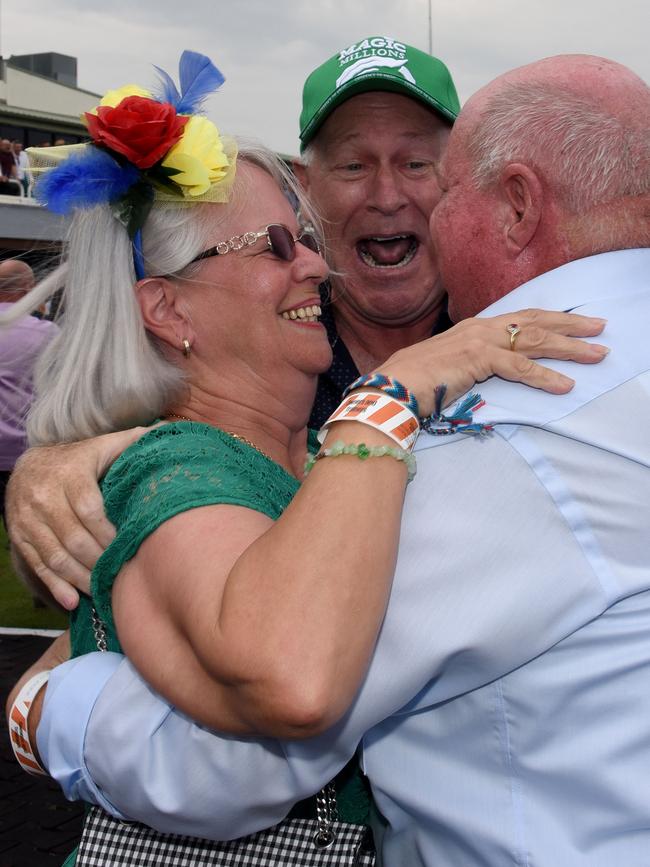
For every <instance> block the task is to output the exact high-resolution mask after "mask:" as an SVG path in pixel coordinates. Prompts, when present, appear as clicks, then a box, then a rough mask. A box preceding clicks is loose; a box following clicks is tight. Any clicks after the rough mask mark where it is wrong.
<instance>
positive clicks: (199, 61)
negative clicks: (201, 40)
mask: <svg viewBox="0 0 650 867" xmlns="http://www.w3.org/2000/svg"><path fill="white" fill-rule="evenodd" d="M178 71H179V79H180V85H181V100H180V102H178V103H176V111H177V112H178V113H179V114H195V113H196V112H197V111H198V110H199V109H200V107H201V103H202V102H203V101H204V100H205V99H206V98H207V97H208V96H210V94H211V93H214V91H215V90H218V89H219V88H220V87H221V85H222V84H223V83H224V81H225V80H226V79H225V78H224V77H223V75H222V74H221V73H220V72H219V70H218V69H217V67H216V66H215V65H214V63H213V62H212V61H211V60H210V58H209V57H206V56H205V55H204V54H197V52H196V51H184V52H183V54H182V55H181V59H180V63H179V65H178Z"/></svg>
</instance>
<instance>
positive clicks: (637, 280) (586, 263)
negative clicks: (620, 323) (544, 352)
mask: <svg viewBox="0 0 650 867" xmlns="http://www.w3.org/2000/svg"><path fill="white" fill-rule="evenodd" d="M649 279H650V248H643V249H633V250H616V251H614V252H612V253H598V254H597V255H595V256H587V257H586V258H584V259H576V260H575V261H573V262H568V263H567V264H566V265H561V266H560V267H559V268H554V269H553V270H552V271H547V272H546V273H545V274H540V276H539V277H535V278H534V279H533V280H529V281H528V282H527V283H523V284H522V285H521V286H519V287H518V288H517V289H513V291H512V292H509V293H508V294H507V295H504V297H503V298H500V299H499V300H498V301H495V303H494V304H491V305H490V306H489V307H488V308H487V309H486V310H483V311H482V312H481V313H479V314H478V315H479V316H496V315H497V314H499V313H512V312H513V311H515V310H523V309H524V308H526V307H541V308H543V309H544V310H564V311H570V310H574V309H575V308H576V307H580V306H582V305H583V304H589V303H591V302H594V301H596V302H597V301H600V300H602V299H605V298H611V297H613V296H617V297H619V298H624V297H625V296H626V295H628V294H632V293H635V292H638V291H639V287H640V286H642V285H643V284H644V283H646V284H647V282H648V280H649Z"/></svg>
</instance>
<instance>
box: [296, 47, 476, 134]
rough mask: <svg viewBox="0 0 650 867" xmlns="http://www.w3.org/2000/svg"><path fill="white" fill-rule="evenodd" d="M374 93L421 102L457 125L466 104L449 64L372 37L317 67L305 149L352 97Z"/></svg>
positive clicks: (305, 94) (306, 109)
mask: <svg viewBox="0 0 650 867" xmlns="http://www.w3.org/2000/svg"><path fill="white" fill-rule="evenodd" d="M369 90H388V91H391V92H393V93H401V94H403V95H404V96H410V97H411V98H412V99H417V100H419V101H420V102H422V103H424V105H427V106H429V108H432V109H433V110H434V111H436V112H437V113H438V114H439V115H440V116H441V117H443V118H444V119H445V120H447V121H449V123H453V122H454V121H455V120H456V118H457V117H458V112H459V111H460V102H459V101H458V94H457V93H456V88H455V86H454V82H453V79H452V77H451V74H450V72H449V70H448V69H447V67H446V66H445V64H444V63H443V62H442V61H441V60H438V58H437V57H432V56H431V55H430V54H426V53H425V52H424V51H419V50H418V49H417V48H413V47H412V46H411V45H405V44H404V43H403V42H398V41H397V40H395V39H390V38H389V37H388V36H369V37H368V38H367V39H362V40H361V41H360V42H355V43H353V44H352V45H350V46H349V47H348V48H343V49H342V50H341V51H339V52H338V53H337V54H335V55H334V57H330V59H329V60H326V61H325V63H323V64H322V65H321V66H319V67H318V68H317V69H315V70H314V71H313V72H312V73H311V75H310V76H309V77H308V78H307V81H305V86H304V87H303V90H302V112H301V114H300V141H301V146H300V149H301V151H302V150H304V149H305V147H306V146H307V145H308V144H309V142H310V141H311V140H312V138H313V137H314V136H315V135H316V132H317V131H318V129H319V127H320V126H321V124H322V123H323V122H324V121H325V120H326V119H327V118H328V117H329V115H330V114H331V113H332V112H333V111H334V109H335V108H337V107H338V106H339V105H340V104H341V103H342V102H345V100H346V99H349V98H350V97H351V96H355V95H356V94H358V93H366V92H367V91H369Z"/></svg>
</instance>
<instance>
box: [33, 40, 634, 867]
mask: <svg viewBox="0 0 650 867" xmlns="http://www.w3.org/2000/svg"><path fill="white" fill-rule="evenodd" d="M649 121H650V93H649V91H648V87H647V86H646V85H645V84H644V83H643V82H642V81H640V80H639V79H638V78H636V76H634V75H633V74H632V73H631V72H630V71H629V70H626V69H625V68H623V67H621V66H618V65H617V64H614V63H611V62H609V61H606V60H603V59H601V58H589V57H579V56H572V57H562V58H551V59H548V60H545V61H540V62H538V63H536V64H532V65H531V66H527V67H523V68H521V69H518V70H514V71H513V72H511V73H508V74H507V75H505V76H502V77H501V78H499V79H497V80H496V81H495V82H492V84H490V85H488V86H487V87H486V88H484V89H483V90H481V91H479V93H478V94H476V95H475V96H474V97H473V98H472V99H471V100H470V101H469V103H468V105H467V106H466V107H465V109H464V110H463V112H462V113H461V117H460V119H459V121H458V123H457V125H456V126H455V127H454V130H453V132H452V134H451V138H450V143H449V149H448V153H447V156H446V159H445V161H444V164H443V166H442V168H441V171H440V184H441V187H442V189H443V191H444V194H443V198H442V200H441V202H440V204H439V205H438V207H437V208H436V210H435V211H434V214H433V216H432V221H431V229H432V232H433V235H434V239H435V240H436V243H437V249H438V252H439V257H440V264H441V268H442V271H443V278H444V281H445V285H446V286H447V288H448V291H449V297H450V311H451V313H452V317H453V318H456V319H459V318H463V317H465V316H467V315H474V314H475V313H477V312H478V311H479V310H480V309H481V308H484V313H485V314H493V313H494V314H495V313H508V312H511V311H515V310H518V309H521V308H522V307H526V306H530V307H546V308H549V309H555V310H571V311H575V312H579V313H581V314H584V315H591V316H600V317H604V318H606V319H607V322H608V324H607V329H606V332H605V340H606V342H607V343H608V345H609V346H610V347H611V354H610V356H609V357H608V358H607V359H606V360H605V361H604V362H603V363H602V364H600V365H598V366H595V367H592V368H589V367H586V368H581V369H580V371H579V373H577V374H576V375H577V380H578V381H577V384H576V387H575V388H574V389H573V391H572V392H571V393H569V394H567V395H563V396H560V397H558V396H550V395H546V394H543V393H532V392H529V391H527V390H526V389H525V388H523V387H522V386H519V385H513V384H510V383H506V382H503V381H499V380H493V381H490V382H489V383H486V384H484V385H483V386H482V388H481V392H482V395H483V398H484V399H485V402H486V403H485V406H484V407H483V408H482V409H481V410H480V411H479V413H478V414H477V416H476V420H477V421H484V422H490V423H492V424H494V425H495V429H494V433H493V434H492V435H490V436H488V437H484V438H464V437H463V436H462V435H456V436H451V437H440V438H434V437H428V436H426V435H422V436H421V437H420V440H419V442H418V447H417V458H418V477H417V479H416V481H415V482H414V484H413V485H411V486H410V488H409V492H408V496H407V501H406V506H405V511H404V521H403V532H402V540H401V545H400V554H399V560H398V565H397V571H396V576H395V582H394V587H393V592H392V595H391V600H390V604H389V607H388V611H387V614H386V618H385V621H384V624H383V626H382V630H381V634H380V637H379V640H378V644H377V648H376V651H375V654H374V657H373V660H372V663H371V665H370V669H369V671H368V674H367V677H366V679H365V681H364V683H363V685H362V687H361V689H360V691H359V694H358V696H357V698H356V700H355V702H354V704H353V706H352V707H351V708H350V710H349V711H348V713H347V714H346V716H345V717H344V718H343V720H342V721H341V722H340V723H339V724H338V725H337V726H336V727H335V728H334V729H332V730H330V731H328V732H326V733H324V734H323V735H322V736H320V737H318V738H314V739H311V740H309V741H302V742H277V741H273V740H260V741H257V742H256V741H252V740H238V739H237V738H230V737H220V736H218V735H216V734H214V733H211V732H209V731H207V730H205V729H202V728H201V727H199V726H196V725H194V724H193V723H192V722H191V721H190V720H188V719H187V718H185V717H184V716H182V715H181V714H179V713H177V712H175V711H174V710H173V708H171V707H170V706H169V705H168V704H167V703H166V702H164V701H163V700H162V699H161V698H160V697H159V696H157V695H156V694H155V693H154V692H153V691H152V690H151V689H150V688H149V687H148V686H147V685H146V684H145V683H144V682H143V681H142V680H141V679H140V678H139V676H138V675H137V673H136V672H135V670H134V669H133V668H132V666H131V665H130V663H129V662H128V660H125V659H123V658H122V657H120V656H118V655H115V654H93V655H91V656H89V657H82V658H80V659H76V660H73V661H72V662H70V663H67V664H66V665H65V666H62V667H61V668H59V669H58V670H56V671H55V672H54V673H53V675H52V677H51V680H50V685H49V686H48V688H47V693H46V699H45V704H44V711H43V717H42V720H41V724H40V727H39V731H38V745H39V750H40V752H41V757H42V758H43V760H44V761H45V763H46V766H47V767H48V769H49V770H50V772H51V773H52V775H53V776H55V777H56V778H57V779H58V780H59V781H60V782H61V784H62V786H63V787H64V790H65V791H66V794H67V795H68V796H71V797H82V798H84V799H86V800H89V801H92V802H95V803H98V804H100V805H102V806H104V807H105V808H106V809H108V810H109V811H110V812H112V813H113V814H115V815H118V816H122V817H126V818H129V819H138V820H140V821H143V822H145V823H147V824H149V825H151V826H152V827H154V828H159V829H160V830H164V831H166V832H168V833H169V832H176V833H183V834H191V835H195V836H200V837H209V838H213V839H229V838H234V837H238V836H242V835H244V834H247V833H251V832H253V831H255V830H259V829H260V828H264V827H267V826H269V825H271V824H273V823H274V822H276V821H279V820H281V819H282V818H283V817H284V816H285V815H286V813H287V812H288V810H289V809H290V807H291V806H292V804H293V803H294V802H295V801H296V800H298V799H299V798H301V797H304V796H306V795H308V794H311V793H313V792H314V791H316V790H318V789H319V788H320V786H322V785H323V784H324V783H326V782H327V781H328V780H329V779H330V778H331V777H332V776H333V775H334V774H335V772H336V771H337V770H338V769H339V768H340V767H341V766H342V765H343V764H344V763H345V762H346V760H347V759H348V758H349V757H350V756H351V755H352V754H353V752H354V750H355V749H356V747H357V744H358V743H359V742H361V743H362V749H363V764H364V768H365V771H366V773H367V774H368V776H369V778H370V781H371V783H372V787H373V794H374V797H375V799H376V802H377V805H378V807H379V809H380V810H381V812H382V813H383V815H384V816H385V818H386V820H387V829H386V833H385V836H384V840H383V845H382V855H383V862H384V864H385V865H387V867H503V865H508V867H510V865H512V867H515V865H517V867H520V865H529V867H612V865H621V867H647V865H648V863H650V856H649V855H648V853H649V852H650V782H649V781H650V689H649V688H648V687H649V685H650V545H649V544H648V527H649V526H650V435H649V433H648V432H649V431H650V341H649V340H648V337H647V329H648V323H650V249H649V248H650V220H649V219H648V214H649V213H650V177H649V176H650V170H649V167H650V153H649V151H648V141H650V136H649V135H648V133H649V132H650V130H648V124H649ZM605 167H606V168H607V171H605V170H604V169H605ZM515 287H518V288H515ZM505 339H509V337H508V335H504V340H505ZM524 363H525V362H524ZM559 368H560V369H562V368H564V372H569V373H573V374H575V370H574V368H573V367H571V366H570V365H568V364H565V365H562V364H560V365H559ZM333 562H335V557H334V556H333Z"/></svg>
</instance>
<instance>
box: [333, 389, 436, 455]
mask: <svg viewBox="0 0 650 867" xmlns="http://www.w3.org/2000/svg"><path fill="white" fill-rule="evenodd" d="M337 421H359V422H361V423H362V424H367V425H369V426H370V427H374V428H375V429H376V430H380V431H381V432H382V433H385V434H386V435H387V436H389V437H390V438H391V439H392V440H393V442H395V443H397V445H398V446H399V447H400V448H402V449H404V450H405V451H407V452H411V451H413V446H414V445H415V441H416V440H417V438H418V434H419V433H420V423H419V421H418V419H417V417H416V416H415V415H414V414H413V413H412V412H411V410H410V409H409V408H408V406H407V405H406V404H404V403H402V402H401V401H399V400H396V399H395V398H394V397H391V396H390V395H388V394H381V393H379V392H375V391H357V392H353V393H352V394H350V395H348V396H347V397H346V398H345V400H344V401H343V403H342V404H341V405H340V406H339V407H338V408H337V409H335V410H334V412H333V413H332V415H331V416H330V417H329V418H328V419H327V421H326V422H325V424H324V425H323V427H322V428H321V429H320V431H319V432H318V441H319V442H321V443H322V442H323V440H324V439H325V435H326V433H327V430H328V428H329V426H330V425H331V424H334V423H335V422H337Z"/></svg>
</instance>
